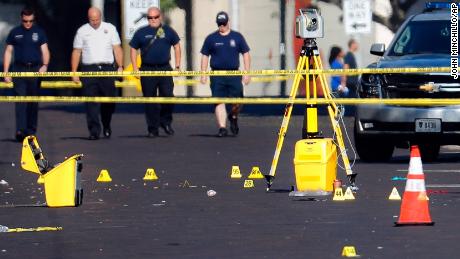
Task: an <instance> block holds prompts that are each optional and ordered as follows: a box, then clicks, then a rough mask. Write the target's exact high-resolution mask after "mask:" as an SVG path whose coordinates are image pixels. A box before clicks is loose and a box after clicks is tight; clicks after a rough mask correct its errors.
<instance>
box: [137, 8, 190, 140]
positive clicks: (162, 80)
mask: <svg viewBox="0 0 460 259" xmlns="http://www.w3.org/2000/svg"><path fill="white" fill-rule="evenodd" d="M147 19H148V23H149V24H148V25H147V26H144V27H141V28H139V29H138V30H137V31H136V32H135V33H134V36H133V38H132V39H131V42H130V43H129V45H130V46H131V51H130V57H131V64H132V65H133V70H134V71H135V72H136V71H139V68H138V67H137V50H140V54H141V60H142V65H141V68H140V70H141V71H171V70H172V67H171V65H170V64H169V61H170V60H171V54H170V53H171V46H172V47H173V48H174V54H175V55H174V58H175V64H176V66H175V69H176V70H178V69H179V68H180V58H181V48H180V44H179V41H180V39H179V36H178V35H177V33H176V31H174V29H172V28H171V27H169V26H168V25H166V24H162V23H161V21H162V14H161V12H160V9H158V8H156V7H151V8H149V9H148V10H147ZM141 85H142V93H143V94H144V96H145V97H157V96H161V97H173V96H174V93H173V90H174V82H173V78H172V77H170V76H159V77H141ZM172 112H173V105H172V104H162V105H160V104H156V103H154V104H146V106H145V116H146V120H147V130H148V135H147V136H148V137H151V138H153V137H157V136H158V135H159V133H158V128H159V127H162V128H163V130H164V131H165V133H166V134H167V135H173V134H174V130H173V128H172V126H171V123H172Z"/></svg>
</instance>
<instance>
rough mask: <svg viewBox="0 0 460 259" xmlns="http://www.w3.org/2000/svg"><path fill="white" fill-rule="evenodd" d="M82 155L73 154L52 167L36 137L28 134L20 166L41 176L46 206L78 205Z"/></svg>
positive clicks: (80, 195) (81, 196)
mask: <svg viewBox="0 0 460 259" xmlns="http://www.w3.org/2000/svg"><path fill="white" fill-rule="evenodd" d="M82 157H83V155H81V154H80V155H74V156H72V157H70V158H67V159H66V160H65V161H64V162H62V163H60V164H57V165H56V166H54V167H53V166H51V165H50V164H49V162H48V160H46V158H45V156H44V155H43V152H42V150H41V149H40V146H39V145H38V142H37V138H36V137H35V136H28V137H26V138H25V139H24V141H23V146H22V155H21V166H22V168H23V169H24V170H27V171H29V172H32V173H36V174H39V175H40V176H41V177H43V179H44V184H45V196H46V205H47V206H48V207H66V206H79V205H81V204H82V202H83V189H82V187H81V172H82V169H83V164H82V163H81V158H82Z"/></svg>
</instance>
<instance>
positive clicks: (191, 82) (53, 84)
mask: <svg viewBox="0 0 460 259" xmlns="http://www.w3.org/2000/svg"><path fill="white" fill-rule="evenodd" d="M289 78H290V77H288V76H267V77H254V78H252V79H251V82H254V83H258V82H260V83H267V82H273V81H284V80H288V79H289ZM136 84H137V82H136V81H134V80H125V81H121V82H120V81H115V86H116V87H119V88H129V87H132V88H135V87H136V86H137V85H136ZM199 84H200V80H196V79H186V80H174V85H175V86H195V85H199ZM81 87H82V85H81V83H75V82H72V81H42V82H41V88H45V89H59V88H81ZM0 88H13V83H5V82H0Z"/></svg>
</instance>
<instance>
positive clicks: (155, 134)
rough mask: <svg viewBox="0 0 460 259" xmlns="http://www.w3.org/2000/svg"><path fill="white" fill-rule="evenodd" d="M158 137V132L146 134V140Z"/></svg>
mask: <svg viewBox="0 0 460 259" xmlns="http://www.w3.org/2000/svg"><path fill="white" fill-rule="evenodd" d="M158 136H160V134H158V131H149V133H148V134H147V138H156V137H158Z"/></svg>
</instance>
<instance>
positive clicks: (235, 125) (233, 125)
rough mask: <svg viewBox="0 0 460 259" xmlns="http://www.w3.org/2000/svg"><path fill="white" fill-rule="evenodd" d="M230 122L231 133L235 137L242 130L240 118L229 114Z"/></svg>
mask: <svg viewBox="0 0 460 259" xmlns="http://www.w3.org/2000/svg"><path fill="white" fill-rule="evenodd" d="M228 120H229V121H230V131H231V132H232V133H233V135H238V132H239V131H240V128H238V118H237V117H233V116H232V115H231V114H229V115H228Z"/></svg>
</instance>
